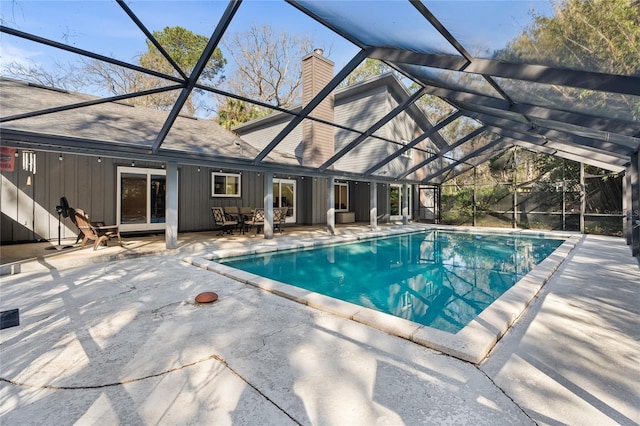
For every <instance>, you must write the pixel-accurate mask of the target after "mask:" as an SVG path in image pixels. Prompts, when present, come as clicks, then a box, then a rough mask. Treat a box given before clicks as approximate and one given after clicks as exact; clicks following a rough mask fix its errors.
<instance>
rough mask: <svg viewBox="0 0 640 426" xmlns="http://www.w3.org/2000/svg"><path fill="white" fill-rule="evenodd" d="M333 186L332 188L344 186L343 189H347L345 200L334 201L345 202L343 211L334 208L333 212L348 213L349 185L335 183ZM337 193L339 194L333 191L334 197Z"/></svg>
mask: <svg viewBox="0 0 640 426" xmlns="http://www.w3.org/2000/svg"><path fill="white" fill-rule="evenodd" d="M333 185H334V187H336V186H344V187H345V188H347V199H346V200H336V201H345V203H344V204H345V206H347V207H346V208H344V209H338V208H334V211H336V212H348V211H349V184H348V183H346V182H335V183H334V184H333ZM339 193H340V191H334V197H335V196H336V195H337V194H339ZM334 204H335V203H334ZM334 207H335V206H334Z"/></svg>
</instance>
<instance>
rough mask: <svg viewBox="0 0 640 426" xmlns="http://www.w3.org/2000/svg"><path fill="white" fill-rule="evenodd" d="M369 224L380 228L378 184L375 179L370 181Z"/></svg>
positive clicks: (374, 227)
mask: <svg viewBox="0 0 640 426" xmlns="http://www.w3.org/2000/svg"><path fill="white" fill-rule="evenodd" d="M369 185H370V188H369V226H370V227H371V229H377V228H378V184H377V183H376V182H374V181H371V182H370V183H369Z"/></svg>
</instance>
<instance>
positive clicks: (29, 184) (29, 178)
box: [27, 175, 31, 186]
mask: <svg viewBox="0 0 640 426" xmlns="http://www.w3.org/2000/svg"><path fill="white" fill-rule="evenodd" d="M27 186H31V175H29V176H27Z"/></svg>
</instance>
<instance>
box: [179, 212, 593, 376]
mask: <svg viewBox="0 0 640 426" xmlns="http://www.w3.org/2000/svg"><path fill="white" fill-rule="evenodd" d="M425 230H449V231H452V230H454V231H468V232H479V233H482V232H483V231H486V232H492V233H504V234H522V235H535V236H542V237H545V236H546V237H561V238H565V241H564V242H563V243H562V244H561V245H560V246H559V247H558V248H556V249H555V250H554V251H553V253H551V254H550V255H549V256H548V257H547V258H546V259H544V260H543V261H542V262H540V263H539V264H538V265H536V266H535V267H534V268H533V269H532V270H531V271H529V272H528V273H527V274H526V275H525V276H524V277H522V278H521V279H520V280H519V281H518V282H517V283H516V284H514V285H513V286H512V287H511V288H510V289H509V290H507V291H506V292H505V293H503V294H502V295H501V296H500V297H499V298H498V299H496V300H495V301H494V302H493V303H492V304H491V305H489V307H487V308H486V309H485V310H484V311H483V312H481V313H480V315H478V316H477V317H476V318H475V319H473V320H472V321H471V322H470V323H469V324H467V325H466V326H465V327H464V328H463V329H462V330H460V331H459V332H457V333H455V334H453V333H449V332H446V331H442V330H438V329H435V328H432V327H429V326H425V325H422V324H418V323H415V322H413V321H410V320H407V319H404V318H400V317H396V316H394V315H391V314H387V313H384V312H380V311H376V310H374V309H370V308H367V307H363V306H360V305H356V304H353V303H350V302H345V301H342V300H339V299H335V298H333V297H330V296H326V295H323V294H320V293H316V292H312V291H309V290H305V289H303V288H300V287H296V286H293V285H290V284H286V283H283V282H279V281H276V280H272V279H270V278H265V277H262V276H258V275H255V274H252V273H249V272H245V271H242V270H239V269H235V268H232V267H230V266H227V265H224V264H221V263H218V262H217V260H220V259H223V258H227V257H235V256H243V255H251V254H260V253H268V252H280V251H286V250H294V249H301V248H314V247H321V246H327V245H336V244H347V243H350V242H358V241H365V240H368V239H373V238H380V237H387V236H394V235H400V234H408V233H414V232H422V231H425ZM583 237H584V236H583V235H582V234H576V233H572V232H566V231H562V232H557V231H535V230H521V229H507V228H488V227H451V226H441V225H425V224H420V225H415V224H413V225H403V226H399V227H398V228H391V229H385V230H371V231H369V232H367V233H365V234H361V235H335V236H328V237H320V238H318V237H315V238H309V239H301V240H298V241H295V242H285V243H283V244H277V245H273V244H268V245H260V244H257V245H256V246H254V247H243V248H233V249H221V250H217V251H214V252H213V253H210V254H207V255H203V256H188V257H185V258H183V261H184V262H186V263H189V264H191V265H193V266H197V267H200V268H202V269H206V270H209V271H212V272H215V273H218V274H221V275H223V276H226V277H228V278H231V279H234V280H236V281H239V282H241V283H244V284H250V285H252V286H254V287H257V288H259V289H261V290H264V291H268V292H271V293H273V294H276V295H278V296H281V297H285V298H287V299H290V300H292V301H294V302H297V303H300V304H303V305H307V306H309V307H312V308H314V309H318V310H321V311H323V312H327V313H329V314H333V315H336V316H339V317H342V318H346V319H349V320H352V321H356V322H359V323H362V324H364V325H367V326H369V327H372V328H375V329H377V330H380V331H382V332H385V333H387V334H391V335H394V336H397V337H400V338H404V339H407V340H410V341H412V342H414V343H416V344H419V345H421V346H425V347H428V348H430V349H434V350H437V351H439V352H442V353H445V354H448V355H451V356H453V357H456V358H459V359H461V360H463V361H468V362H471V363H473V364H479V363H480V362H482V360H484V359H485V358H486V356H487V355H488V354H489V352H490V351H491V350H492V349H493V347H494V346H495V345H496V344H497V342H498V341H499V340H500V339H501V338H502V336H504V334H505V333H506V332H507V331H508V330H509V328H510V327H511V326H512V325H513V324H514V323H515V322H516V321H517V319H518V318H519V317H520V316H521V315H522V314H523V313H524V312H525V310H526V308H527V306H528V305H529V304H530V303H531V301H533V300H534V299H535V297H536V296H537V295H538V293H539V292H540V290H541V289H542V287H543V286H544V285H545V284H546V283H547V282H548V281H549V279H551V277H552V276H553V274H554V273H555V272H556V271H557V270H558V268H559V267H560V265H561V264H562V263H563V262H564V261H565V260H566V258H567V257H568V256H569V254H570V253H571V251H573V249H574V248H575V247H576V246H577V244H578V243H579V242H580V241H581V240H582V238H583ZM266 241H273V240H266Z"/></svg>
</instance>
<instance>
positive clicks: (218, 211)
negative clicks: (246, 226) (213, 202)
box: [211, 207, 238, 235]
mask: <svg viewBox="0 0 640 426" xmlns="http://www.w3.org/2000/svg"><path fill="white" fill-rule="evenodd" d="M211 214H212V215H213V221H214V222H215V223H216V226H219V227H220V233H219V234H218V235H224V233H225V232H228V233H229V234H232V233H233V228H235V227H236V226H238V221H237V220H235V219H232V218H231V217H230V216H228V215H226V214H224V210H223V209H222V207H211Z"/></svg>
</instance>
